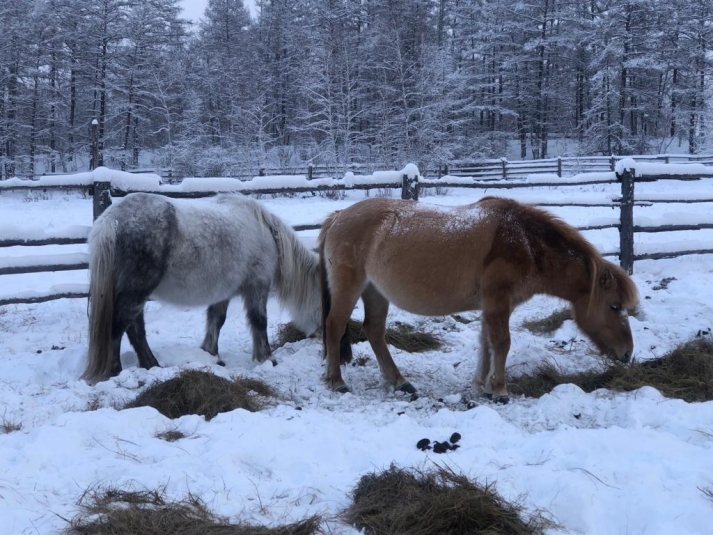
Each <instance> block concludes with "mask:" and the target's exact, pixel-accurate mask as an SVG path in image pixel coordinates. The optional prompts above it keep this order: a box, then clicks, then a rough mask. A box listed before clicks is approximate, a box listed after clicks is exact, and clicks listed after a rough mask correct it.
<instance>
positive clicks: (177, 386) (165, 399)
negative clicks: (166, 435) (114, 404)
mask: <svg viewBox="0 0 713 535" xmlns="http://www.w3.org/2000/svg"><path fill="white" fill-rule="evenodd" d="M272 396H274V392H273V390H272V389H271V388H270V387H269V386H268V385H267V384H265V383H264V382H263V381H260V380H259V379H248V378H245V377H238V378H236V379H232V380H231V379H226V378H225V377H220V376H218V375H215V374H213V373H209V372H205V371H201V370H185V371H183V372H181V373H180V374H178V375H177V376H175V377H172V378H171V379H169V380H167V381H157V382H156V383H154V384H152V385H150V386H148V387H147V388H146V389H145V390H144V391H143V392H141V393H140V394H139V395H138V396H137V397H136V399H134V400H133V401H131V402H129V403H127V404H126V405H125V406H124V408H125V409H131V408H135V407H153V408H154V409H156V410H157V411H158V412H160V413H161V414H163V415H164V416H166V417H167V418H180V417H181V416H185V415H186V414H199V415H201V416H205V419H206V420H211V419H212V418H214V417H215V416H216V415H217V414H218V413H221V412H229V411H232V410H235V409H245V410H248V411H250V412H256V411H259V410H260V409H262V408H264V406H265V404H266V402H267V399H268V398H270V397H272Z"/></svg>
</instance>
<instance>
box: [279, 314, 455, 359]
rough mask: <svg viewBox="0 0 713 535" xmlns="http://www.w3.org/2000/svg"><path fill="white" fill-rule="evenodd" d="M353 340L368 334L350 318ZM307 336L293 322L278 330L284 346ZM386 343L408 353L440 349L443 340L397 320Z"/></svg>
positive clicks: (359, 340)
mask: <svg viewBox="0 0 713 535" xmlns="http://www.w3.org/2000/svg"><path fill="white" fill-rule="evenodd" d="M347 329H348V330H349V335H350V337H351V341H352V342H366V334H365V333H364V327H363V325H362V322H361V321H357V320H349V323H348V324H347ZM305 338H306V337H305V335H304V333H303V332H302V331H300V330H299V329H297V327H295V326H294V324H293V323H292V322H289V323H286V324H284V325H281V326H280V328H279V329H278V331H277V345H276V347H282V346H284V345H285V344H287V343H290V342H299V341H300V340H304V339H305ZM386 343H387V344H390V345H392V346H394V347H396V348H398V349H401V350H402V351H406V352H407V353H421V352H423V351H432V350H435V349H440V348H441V347H442V346H443V342H442V341H441V339H440V338H439V337H437V336H435V335H434V334H432V333H428V332H420V331H417V330H416V328H415V327H413V326H412V325H408V324H406V323H401V322H395V323H394V327H388V328H387V329H386Z"/></svg>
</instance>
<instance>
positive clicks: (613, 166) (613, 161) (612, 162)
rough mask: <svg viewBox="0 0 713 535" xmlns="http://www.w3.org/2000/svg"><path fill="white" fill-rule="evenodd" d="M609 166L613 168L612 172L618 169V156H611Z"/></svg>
mask: <svg viewBox="0 0 713 535" xmlns="http://www.w3.org/2000/svg"><path fill="white" fill-rule="evenodd" d="M609 167H610V168H611V170H612V172H614V170H615V169H616V158H615V157H614V155H612V156H610V157H609Z"/></svg>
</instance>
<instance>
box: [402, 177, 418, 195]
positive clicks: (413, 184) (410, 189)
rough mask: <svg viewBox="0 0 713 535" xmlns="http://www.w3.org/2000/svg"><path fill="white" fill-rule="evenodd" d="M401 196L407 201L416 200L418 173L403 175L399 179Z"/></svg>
mask: <svg viewBox="0 0 713 535" xmlns="http://www.w3.org/2000/svg"><path fill="white" fill-rule="evenodd" d="M401 198H402V199H404V200H407V201H409V200H410V201H417V200H418V175H415V176H414V177H410V176H408V175H404V176H403V178H402V181H401Z"/></svg>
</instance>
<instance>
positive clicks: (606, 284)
mask: <svg viewBox="0 0 713 535" xmlns="http://www.w3.org/2000/svg"><path fill="white" fill-rule="evenodd" d="M599 286H600V287H601V289H602V290H611V289H612V288H613V287H614V275H612V274H611V271H609V269H608V268H605V269H604V271H602V274H601V275H599Z"/></svg>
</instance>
